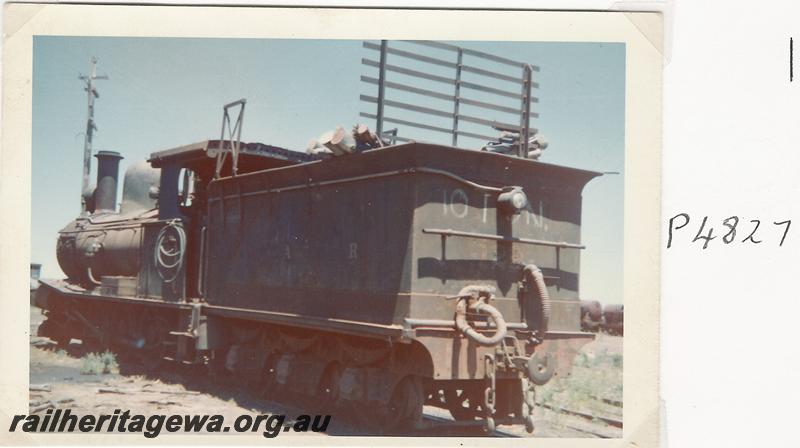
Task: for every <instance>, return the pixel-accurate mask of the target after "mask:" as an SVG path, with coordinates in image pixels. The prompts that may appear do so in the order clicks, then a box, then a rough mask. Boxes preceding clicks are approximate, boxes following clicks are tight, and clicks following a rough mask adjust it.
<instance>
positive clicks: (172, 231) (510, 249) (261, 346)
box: [37, 103, 599, 432]
mask: <svg viewBox="0 0 800 448" xmlns="http://www.w3.org/2000/svg"><path fill="white" fill-rule="evenodd" d="M242 107H243V103H242ZM226 116H227V108H226ZM223 131H224V128H223ZM526 131H527V129H526ZM378 135H381V134H380V133H379V134H378ZM379 139H380V140H381V142H380V144H379V145H378V146H379V147H377V148H374V149H371V150H368V151H363V152H360V153H353V154H348V155H343V156H339V157H332V156H328V157H325V156H320V155H312V154H306V153H300V152H294V151H290V150H286V149H283V148H278V147H274V146H270V145H265V144H261V143H242V142H240V141H238V140H237V139H231V140H230V141H228V140H224V139H220V140H206V141H201V142H199V143H195V144H191V145H186V146H182V147H179V148H174V149H168V150H164V151H159V152H154V153H152V155H151V156H150V158H149V160H148V161H147V163H140V164H136V165H133V166H132V167H131V168H129V169H128V171H127V172H126V173H125V178H124V186H123V193H122V201H121V206H120V209H119V210H116V190H117V181H118V178H117V171H118V165H119V160H120V158H121V156H120V155H119V154H117V153H114V152H110V151H100V152H98V154H97V155H96V157H97V159H98V171H97V172H98V175H97V176H98V179H97V189H96V190H95V193H94V195H93V196H92V197H87V204H88V209H87V210H86V212H85V213H83V214H82V215H81V216H80V217H78V218H77V219H76V220H74V221H73V222H71V223H69V224H68V225H67V226H66V227H65V228H64V229H63V230H61V231H60V233H59V238H58V246H57V255H58V262H59V264H60V266H61V268H62V270H63V271H64V273H65V274H66V276H67V278H66V279H64V280H42V281H41V287H40V289H39V293H38V295H37V303H38V305H39V306H41V307H42V308H43V309H44V310H46V314H47V320H46V321H45V323H44V324H43V325H42V328H41V332H42V333H43V334H44V335H47V336H50V337H52V338H54V339H56V340H57V341H59V342H62V343H67V342H68V341H69V340H70V338H72V337H77V338H80V339H82V340H84V342H86V343H97V344H102V345H105V346H110V347H113V348H117V349H119V350H124V351H128V352H132V353H136V354H138V356H139V357H140V358H141V360H142V361H143V362H144V363H145V364H146V365H148V366H150V367H156V366H157V365H159V363H161V362H162V361H164V360H167V361H176V362H180V363H183V364H190V365H196V366H198V368H200V367H203V368H208V370H209V371H210V372H211V373H227V374H229V373H231V372H233V373H234V374H236V375H238V376H237V378H239V377H241V378H249V379H252V380H253V384H254V386H253V387H254V388H257V389H258V390H255V391H254V392H259V393H266V394H267V396H268V397H277V396H283V397H286V396H288V397H289V398H290V399H292V400H304V399H306V401H308V399H309V398H313V402H314V404H315V405H316V406H320V407H323V408H325V409H327V410H334V411H333V412H334V413H335V415H336V413H337V412H342V413H347V414H350V415H352V416H353V418H355V419H356V420H358V421H363V422H364V423H365V424H367V423H370V424H373V425H375V427H376V429H382V430H384V431H389V432H391V431H402V430H405V429H407V428H410V427H412V426H413V425H415V424H416V423H417V421H418V420H419V419H420V417H421V415H422V407H423V405H424V404H428V405H434V406H439V407H443V408H445V409H448V410H449V411H450V412H451V414H452V415H453V417H454V418H455V419H456V420H460V421H474V422H475V423H476V424H483V425H485V428H486V429H487V430H493V428H494V427H495V425H496V424H508V423H524V424H525V425H526V427H527V429H528V430H529V431H533V419H532V409H533V406H534V397H533V393H534V386H536V385H542V384H545V383H546V382H548V381H550V380H551V379H552V378H553V377H554V376H566V375H568V374H569V371H570V368H571V365H572V360H573V358H574V356H575V354H576V353H577V352H578V350H580V348H581V347H582V346H583V345H584V344H585V343H587V342H589V341H591V340H592V339H593V338H594V335H592V334H590V333H585V332H582V331H581V328H580V323H581V322H580V320H581V309H580V300H579V296H578V283H579V281H578V279H579V273H580V250H581V249H582V248H583V246H581V244H580V228H581V191H582V189H583V187H584V186H585V185H586V183H587V182H588V181H590V180H591V179H592V178H594V177H596V176H598V175H599V173H596V172H592V171H585V170H579V169H574V168H568V167H562V166H556V165H551V164H546V163H542V162H539V161H535V160H529V159H527V158H523V157H517V156H513V155H506V154H500V153H494V152H489V151H474V150H464V149H459V148H455V147H449V146H441V145H433V144H426V143H418V142H408V143H402V144H390V145H386V146H384V145H383V141H382V138H381V137H379ZM525 141H527V140H525ZM92 199H93V200H92ZM481 422H482V423H481Z"/></svg>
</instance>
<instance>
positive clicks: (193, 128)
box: [31, 36, 625, 303]
mask: <svg viewBox="0 0 800 448" xmlns="http://www.w3.org/2000/svg"><path fill="white" fill-rule="evenodd" d="M454 43H455V44H458V45H462V46H465V47H467V48H472V49H477V50H482V51H487V52H491V53H494V54H498V55H503V56H506V57H508V58H511V59H515V60H519V61H525V62H529V63H531V64H534V65H538V66H539V67H541V71H540V72H538V73H535V74H534V77H535V80H536V81H537V82H538V83H539V84H540V88H539V89H538V91H535V92H534V95H535V96H537V97H538V98H539V103H538V104H534V105H533V110H534V111H536V112H538V113H539V114H540V117H539V118H537V119H534V120H533V121H532V125H533V126H534V127H536V128H538V129H539V130H540V131H541V132H542V133H543V134H544V135H545V136H546V137H547V139H548V141H549V142H550V147H549V148H548V149H547V150H546V151H545V154H544V156H543V158H542V161H545V162H549V163H556V164H561V165H567V166H572V167H577V168H585V169H590V170H596V171H618V172H620V173H622V175H611V176H603V177H601V178H598V179H595V180H593V181H591V182H590V183H589V184H588V186H587V187H586V188H585V189H584V201H583V229H582V241H583V243H584V244H586V245H587V247H588V248H587V249H586V250H585V251H583V254H582V259H581V261H582V269H581V284H580V288H581V296H582V298H585V299H597V300H600V301H602V302H606V303H620V302H621V301H622V268H623V264H622V243H623V191H624V187H623V176H624V129H625V128H624V121H625V110H624V106H625V46H624V44H619V43H557V42H552V43H551V42H548V43H540V42H454ZM403 45H405V48H407V49H409V50H411V49H414V50H417V51H424V52H425V53H426V54H429V55H431V56H440V57H447V56H448V54H447V53H446V52H441V51H437V50H428V49H424V48H420V47H415V46H414V47H412V46H411V45H410V44H403V43H400V44H398V47H400V46H403ZM92 56H96V57H97V58H98V59H99V63H98V74H107V75H108V76H109V77H110V79H109V80H108V81H99V82H98V90H99V92H100V98H99V99H98V100H97V102H96V104H95V120H96V122H97V127H98V131H97V132H96V134H95V138H94V149H95V151H97V150H114V151H119V152H120V153H122V155H123V156H124V157H125V159H124V160H123V161H122V164H121V167H120V172H121V173H123V172H124V170H125V169H126V168H127V166H128V164H129V163H132V162H135V161H138V160H141V159H145V158H147V157H148V155H149V154H150V153H151V152H154V151H158V150H162V149H167V148H171V147H175V146H179V145H183V144H187V143H192V142H196V141H200V140H204V139H207V138H218V137H219V130H220V119H221V109H222V105H223V104H225V103H228V102H230V101H233V100H236V99H239V98H247V101H248V102H247V110H246V113H245V122H244V129H243V133H242V140H243V141H260V142H263V143H268V144H272V145H276V146H282V147H285V148H289V149H295V150H301V151H302V150H304V149H305V147H306V145H307V144H308V141H309V140H310V139H312V138H314V137H317V136H319V135H320V134H321V133H323V132H324V131H326V130H329V129H332V128H334V127H336V126H337V125H342V126H344V127H346V128H347V127H349V126H351V125H352V124H354V123H357V122H364V123H366V124H368V125H369V126H371V127H373V128H374V123H373V122H371V121H370V120H367V119H364V118H359V116H358V113H359V112H361V111H365V112H373V113H374V105H373V104H369V103H364V102H361V101H359V94H367V95H373V96H374V95H375V94H376V90H377V89H376V88H375V86H374V85H371V84H365V83H362V82H360V79H359V77H360V75H362V74H369V75H372V74H373V73H374V72H375V69H373V68H371V67H366V66H363V65H362V64H361V59H362V58H364V57H370V58H376V57H377V55H376V52H374V51H371V50H368V49H365V48H362V42H361V41H355V40H352V41H351V40H326V41H320V40H275V39H177V38H104V37H91V38H82V37H58V36H37V37H35V38H34V46H33V153H32V154H33V155H32V157H33V173H32V181H33V185H32V189H31V191H32V223H33V224H32V249H31V251H32V254H31V255H32V261H33V262H38V263H42V264H43V268H42V271H43V272H42V275H43V277H59V276H62V275H63V274H62V273H61V270H60V269H59V267H58V263H57V261H56V257H55V242H56V237H57V232H58V230H59V229H61V228H62V227H63V226H64V225H66V224H67V223H68V222H69V221H70V220H71V219H73V218H74V217H75V216H76V215H77V214H78V212H79V210H80V188H81V169H82V168H81V167H82V159H83V139H84V136H83V131H84V128H85V124H86V93H85V92H84V91H83V88H82V87H83V85H82V82H81V81H80V80H78V75H79V74H81V73H83V74H85V73H87V72H88V70H89V59H90V58H91V57H92ZM451 57H452V56H451ZM391 58H392V57H391V56H390V60H389V61H390V63H399V62H400V60H399V59H391ZM465 62H466V61H465ZM483 67H484V68H488V67H487V66H486V65H485V64H484V65H483ZM438 70H441V69H438ZM438 70H437V69H429V70H428V71H432V72H434V73H437V72H438ZM442 74H444V72H442ZM389 76H390V78H389V79H390V80H395V81H397V82H405V83H408V79H407V78H403V77H402V76H400V75H398V76H397V77H396V78H394V79H392V78H391V76H392V75H391V74H390V75H389ZM465 80H466V79H465ZM503 83H504V82H503V81H497V86H496V87H498V88H506V89H510V88H509V87H508V85H503ZM415 84H416V85H418V86H419V87H426V88H433V87H434V85H433V84H429V85H426V84H425V83H418V82H416V83H415ZM439 89H441V88H440V87H439ZM471 96H472V97H473V98H474V99H477V100H481V99H484V98H482V97H480V95H471ZM393 98H395V99H397V100H400V101H405V102H416V101H415V98H412V96H411V95H410V94H409V95H402V94H395V95H394V96H393ZM486 99H488V98H486ZM436 101H438V100H431V102H429V103H425V102H422V103H421V104H423V105H428V106H429V107H436V106H437V105H438V104H437V103H436ZM508 105H510V106H513V104H508ZM440 108H443V107H442V106H440ZM462 112H465V113H466V112H467V111H466V110H462ZM469 112H475V111H474V110H473V111H469ZM472 114H473V115H474V113H472ZM484 114H485V112H484ZM387 115H388V112H387ZM392 116H395V117H397V118H407V117H408V115H404V114H402V113H400V112H397V111H393V113H392ZM487 118H490V119H505V120H508V121H510V122H512V123H513V122H514V121H515V120H514V118H513V117H510V116H507V115H502V114H499V115H497V116H496V117H495V116H494V115H492V116H490V117H487ZM430 124H434V125H437V124H439V123H437V122H436V121H435V119H434V120H431V123H430ZM474 130H476V131H477V130H478V128H474ZM482 131H483V133H487V131H486V130H482ZM414 132H416V133H415V134H414V135H413V136H414V137H416V138H419V139H429V140H433V141H437V142H440V143H449V139H450V136H449V135H445V134H440V135H436V134H429V133H425V132H418V131H414ZM488 133H489V135H492V133H491V132H488ZM459 146H465V147H474V148H479V147H480V146H481V142H479V141H477V140H470V139H464V140H463V141H460V142H459ZM94 162H95V161H94V160H93V166H92V169H93V170H94V168H96V166H95V165H96V164H95V163H94ZM93 178H94V173H93V174H92V179H93ZM120 183H121V182H120Z"/></svg>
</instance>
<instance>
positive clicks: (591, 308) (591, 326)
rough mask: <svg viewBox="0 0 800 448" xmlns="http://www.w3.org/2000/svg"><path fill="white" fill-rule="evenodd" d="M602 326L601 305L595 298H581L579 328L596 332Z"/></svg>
mask: <svg viewBox="0 0 800 448" xmlns="http://www.w3.org/2000/svg"><path fill="white" fill-rule="evenodd" d="M602 327H603V305H601V304H600V302H598V301H597V300H581V330H583V331H591V332H593V333H597V332H598V331H600V330H601V329H602Z"/></svg>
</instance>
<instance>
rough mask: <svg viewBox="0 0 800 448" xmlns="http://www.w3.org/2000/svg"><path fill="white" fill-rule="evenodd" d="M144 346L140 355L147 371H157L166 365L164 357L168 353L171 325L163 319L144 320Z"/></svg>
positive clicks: (148, 318) (146, 317) (144, 317)
mask: <svg viewBox="0 0 800 448" xmlns="http://www.w3.org/2000/svg"><path fill="white" fill-rule="evenodd" d="M142 319H143V320H144V322H142V324H143V325H142V327H140V328H142V329H143V336H144V337H143V339H144V346H143V347H142V348H143V349H142V350H141V351H140V353H139V360H140V362H141V363H142V365H143V366H144V367H145V369H147V370H156V369H158V368H159V367H161V366H162V365H163V364H164V356H166V355H167V353H168V351H167V349H168V345H169V344H168V340H167V338H168V336H169V332H170V328H169V324H168V323H167V321H166V319H164V318H163V317H156V318H151V316H143V318H142Z"/></svg>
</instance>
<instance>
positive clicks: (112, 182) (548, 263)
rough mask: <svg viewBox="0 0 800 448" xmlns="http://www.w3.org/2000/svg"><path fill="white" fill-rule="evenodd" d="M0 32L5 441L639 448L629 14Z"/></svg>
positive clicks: (257, 16) (264, 17)
mask: <svg viewBox="0 0 800 448" xmlns="http://www.w3.org/2000/svg"><path fill="white" fill-rule="evenodd" d="M87 11H90V12H91V14H90V15H89V16H86V13H87ZM78 16H81V17H89V19H88V20H84V21H82V22H80V25H78V24H77V23H78V22H76V21H75V18H76V17H78ZM4 20H5V24H4V26H5V27H6V30H7V32H6V36H7V37H6V40H5V42H4V61H3V91H4V97H3V123H2V126H3V137H2V139H3V141H2V149H3V150H2V152H0V157H2V160H0V161H1V162H2V163H0V166H1V167H2V177H1V179H2V180H1V182H2V189H0V191H2V195H3V196H2V200H3V205H4V208H5V207H6V206H7V205H8V206H14V207H17V209H19V210H20V211H21V213H20V214H21V215H23V216H20V217H18V218H13V219H11V220H10V222H9V230H10V232H4V236H3V240H2V245H3V246H2V247H3V252H4V253H12V254H15V256H13V257H7V256H6V257H3V258H4V259H3V260H2V261H0V263H2V264H1V265H0V266H2V273H1V274H2V278H0V280H2V283H3V284H4V285H8V287H7V288H6V287H4V289H3V292H2V300H1V301H0V303H2V310H3V312H2V313H0V324H2V325H0V328H3V330H2V336H3V337H2V338H0V340H1V341H2V342H0V344H2V345H1V346H0V347H2V350H0V352H2V355H0V356H1V357H2V359H0V362H2V364H3V365H4V366H7V368H6V369H4V372H3V373H2V375H0V383H1V384H2V388H0V399H2V403H3V404H2V405H0V406H2V415H3V417H2V419H0V428H2V431H3V436H2V438H1V441H2V443H3V444H34V443H35V444H40V443H45V444H48V443H50V444H52V443H68V444H71V443H86V444H110V443H117V442H119V441H122V443H126V444H139V443H148V442H152V441H154V440H155V441H156V442H155V443H161V444H170V443H196V442H194V441H196V440H198V435H199V434H203V435H204V436H206V437H211V438H209V439H204V440H208V441H217V440H219V441H220V442H219V443H230V442H228V441H227V440H231V439H230V438H231V437H234V439H233V440H235V442H234V443H242V444H255V443H258V444H263V443H267V442H269V441H276V442H277V443H292V444H301V445H303V444H309V445H324V444H342V443H344V444H353V445H361V444H373V443H376V442H377V443H379V444H385V445H398V444H404V445H407V444H409V443H411V444H423V445H443V446H450V445H453V444H460V443H463V444H469V445H483V444H487V443H489V444H491V443H493V442H491V440H487V439H491V438H497V437H504V438H508V437H510V438H520V439H525V442H527V443H529V444H537V445H539V444H545V445H547V444H552V445H554V446H584V445H587V446H588V445H594V444H597V443H608V442H598V441H597V440H596V439H617V441H618V442H619V443H636V444H637V445H638V446H658V443H659V430H660V428H659V425H660V422H659V420H660V418H659V399H658V387H657V385H658V367H659V366H658V350H659V347H658V330H657V328H658V310H659V284H658V282H659V266H658V260H659V245H660V239H659V235H660V234H659V231H660V228H659V220H660V198H659V195H660V184H659V179H660V150H661V148H660V145H661V135H660V133H661V122H660V120H661V111H660V110H661V95H660V91H661V61H662V55H661V49H660V48H658V45H656V44H654V42H660V38H655V39H654V37H653V36H657V37H659V36H660V35H661V34H660V33H661V32H662V31H661V29H660V28H659V27H660V26H661V22H660V16H658V15H657V14H651V15H644V16H643V17H642V18H641V20H639V19H637V17H636V15H633V16H631V15H630V14H629V13H614V12H596V13H568V12H535V11H477V10H476V11H444V10H440V11H435V10H434V11H421V10H380V9H375V10H358V9H337V10H324V9H281V8H246V9H241V8H232V7H230V8H229V7H225V8H193V7H155V6H114V7H106V6H86V5H10V6H7V7H6V9H5V18H4ZM178 24H180V25H181V26H180V27H177V26H176V25H178ZM212 24H216V25H214V26H210V25H212ZM234 24H235V26H234ZM432 24H435V27H432ZM486 24H495V25H496V26H491V27H487V26H485V25H486ZM654 24H655V26H654ZM523 25H525V26H523ZM648 26H650V28H652V29H650V28H648ZM645 33H647V35H645ZM654 199H655V200H654ZM28 217H29V219H28ZM11 234H13V235H15V237H14V238H13V239H12V238H9V235H11ZM25 259H28V260H29V265H30V272H29V276H25V275H24V274H25V272H23V269H21V268H24V266H23V264H24V263H27V262H25ZM653 260H655V261H656V263H655V264H654V263H653ZM26 279H27V280H28V285H29V294H28V295H25V294H24V289H23V288H24V286H23V285H24V280H26ZM25 298H28V299H29V300H25ZM626 305H627V314H628V316H627V320H628V324H627V325H626V324H625V319H624V315H625V314H626V309H625V308H626ZM626 340H627V342H628V343H625V342H626ZM623 361H627V362H623ZM623 386H624V387H623ZM364 436H382V437H381V438H380V439H375V438H372V437H364ZM531 439H533V440H531ZM212 443H213V442H212Z"/></svg>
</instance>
